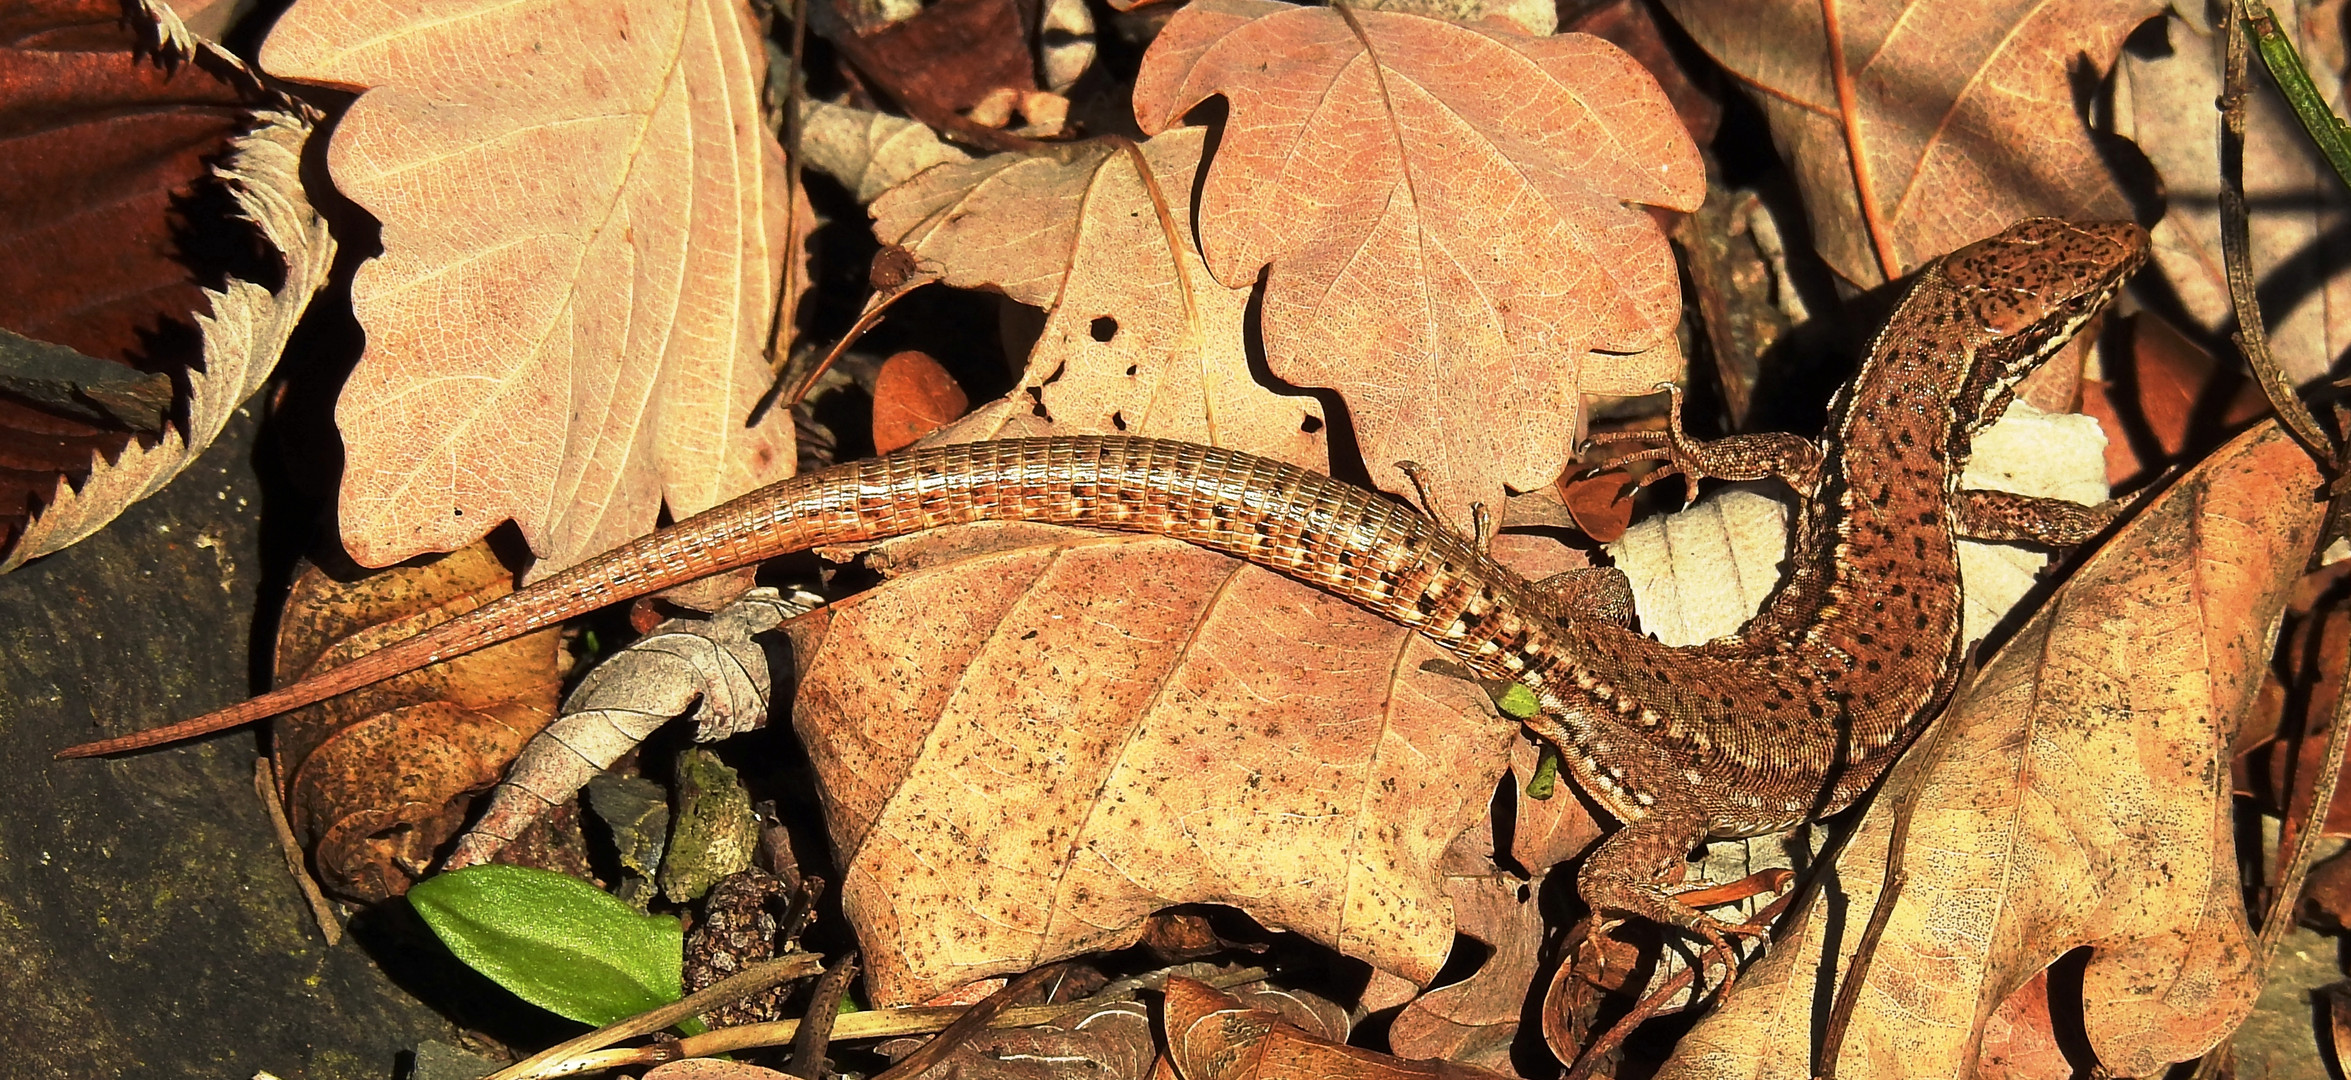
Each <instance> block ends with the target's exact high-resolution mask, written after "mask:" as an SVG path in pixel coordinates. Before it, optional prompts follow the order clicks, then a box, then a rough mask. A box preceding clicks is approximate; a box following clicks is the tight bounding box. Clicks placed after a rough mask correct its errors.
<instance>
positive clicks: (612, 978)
mask: <svg viewBox="0 0 2351 1080" xmlns="http://www.w3.org/2000/svg"><path fill="white" fill-rule="evenodd" d="M408 902H409V903H410V904H411V905H413V906H414V907H415V908H416V911H417V914H419V915H422V916H424V921H425V924H426V925H428V926H431V927H432V928H433V933H435V934H437V935H439V936H440V938H441V942H442V943H443V944H445V945H447V946H449V951H450V952H452V953H455V954H457V958H458V959H460V960H463V961H465V962H466V964H467V965H468V966H470V967H472V968H473V969H474V970H475V971H479V972H481V973H482V974H484V975H487V976H489V977H490V978H491V979H492V980H493V981H495V982H496V983H497V984H498V985H500V986H503V987H505V988H507V989H508V990H512V991H514V995H515V996H516V997H519V998H521V999H523V1000H524V1001H528V1002H530V1003H531V1004H533V1005H537V1006H539V1007H540V1008H543V1009H546V1010H547V1011H549V1012H552V1013H556V1014H557V1015H560V1016H565V1017H568V1018H570V1019H573V1020H577V1021H579V1022H581V1023H583V1024H589V1025H593V1026H596V1027H602V1026H604V1025H605V1024H609V1023H612V1022H613V1021H615V1020H620V1019H624V1018H626V1017H630V1016H635V1015H636V1014H638V1013H641V1012H644V1011H645V1010H647V1009H655V1008H659V1007H661V1006H663V1005H667V1004H669V1003H670V1002H673V1001H676V1000H678V999H679V998H680V997H683V996H685V991H684V989H683V987H681V986H680V985H679V978H680V972H681V970H682V969H683V967H684V964H685V950H686V935H685V930H684V928H683V927H681V926H679V925H678V921H677V920H676V919H673V918H670V917H669V916H666V915H641V914H638V913H637V912H636V911H635V910H633V909H631V908H630V907H629V906H628V905H627V904H624V903H621V902H620V901H619V900H616V899H614V898H613V897H612V896H611V895H609V894H607V893H606V892H605V891H604V890H602V889H599V888H597V887H595V886H593V885H590V884H588V883H587V882H584V881H581V880H579V879H578V878H574V877H570V876H567V875H564V874H557V873H552V872H550V871H546V870H533V869H530V868H528V867H521V866H502V865H497V864H490V865H484V866H469V867H467V868H465V869H463V870H458V871H454V872H452V873H447V874H442V875H440V876H439V877H434V878H428V879H426V880H424V881H422V882H419V883H417V885H416V886H415V887H414V888H411V889H409V890H408Z"/></svg>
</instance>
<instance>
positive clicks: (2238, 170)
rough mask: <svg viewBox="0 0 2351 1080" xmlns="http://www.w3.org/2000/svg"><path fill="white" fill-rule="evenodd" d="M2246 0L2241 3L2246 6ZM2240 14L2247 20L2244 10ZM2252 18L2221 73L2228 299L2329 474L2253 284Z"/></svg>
mask: <svg viewBox="0 0 2351 1080" xmlns="http://www.w3.org/2000/svg"><path fill="white" fill-rule="evenodd" d="M2243 2H2244V0H2239V3H2240V4H2242V3H2243ZM2237 14H2238V15H2239V16H2244V15H2245V12H2244V10H2243V8H2242V7H2240V8H2239V9H2238V12H2237ZM2249 21H2250V19H2249V17H2239V18H2231V19H2229V20H2228V48H2227V52H2226V58H2225V61H2224V65H2223V69H2222V83H2221V95H2220V250H2221V261H2222V263H2223V265H2224V266H2225V267H2226V269H2227V272H2228V283H2229V299H2230V300H2231V301H2232V306H2234V308H2235V309H2236V318H2237V332H2236V334H2235V335H2234V337H2235V340H2236V343H2237V349H2238V351H2240V352H2242V353H2244V354H2245V363H2246V365H2247V366H2249V367H2250V368H2252V370H2253V376H2254V378H2255V379H2256V380H2257V381H2258V382H2260V384H2261V389H2262V392H2263V393H2264V394H2266V395H2267V396H2268V398H2269V404H2270V407H2271V408H2273V409H2275V410H2277V414H2278V419H2279V420H2280V421H2283V422H2284V423H2285V425H2286V430H2287V431H2290V432H2292V433H2293V435H2294V438H2295V440H2296V441H2298V442H2300V443H2301V444H2302V447H2303V449H2305V450H2308V451H2310V455H2311V456H2312V457H2313V458H2315V459H2317V460H2318V462H2319V464H2320V465H2321V466H2322V467H2324V468H2325V470H2326V471H2327V472H2329V473H2332V472H2335V471H2336V463H2337V460H2338V459H2337V457H2336V453H2335V445H2334V442H2333V440H2332V439H2330V438H2328V436H2327V434H2326V432H2325V431H2324V430H2323V429H2321V428H2320V427H2319V426H2318V419H2317V418H2316V417H2314V416H2312V415H2311V414H2310V410H2309V409H2308V408H2305V407H2304V406H2303V404H2302V399H2301V398H2300V397H2299V396H2297V395H2296V394H2295V392H2294V383H2293V381H2292V380H2291V379H2289V378H2288V377H2287V376H2286V372H2285V369H2284V368H2282V367H2280V366H2279V365H2278V362H2277V359H2276V358H2275V357H2273V356H2271V355H2270V351H2269V338H2268V334H2267V331H2265V330H2264V329H2263V327H2262V323H2261V300H2260V297H2259V296H2258V295H2257V293H2256V291H2255V282H2254V279H2253V240H2252V225H2251V220H2250V218H2249V216H2248V214H2247V211H2246V206H2245V92H2246V84H2247V81H2248V78H2247V70H2246V69H2247V61H2248V55H2247V54H2248V52H2249V49H2248V46H2247V43H2246V28H2247V25H2248V23H2249Z"/></svg>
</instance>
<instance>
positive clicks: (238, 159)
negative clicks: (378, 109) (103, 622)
mask: <svg viewBox="0 0 2351 1080" xmlns="http://www.w3.org/2000/svg"><path fill="white" fill-rule="evenodd" d="M257 123H258V126H257V127H256V128H255V129H254V130H253V131H251V132H250V133H248V134H245V135H242V136H239V137H238V138H237V139H236V140H234V141H233V143H232V146H233V147H234V150H233V153H232V156H231V157H230V158H229V160H228V161H226V162H224V163H223V164H222V166H221V168H220V175H221V177H222V179H224V180H226V181H227V182H228V184H229V187H230V192H231V193H232V195H233V196H234V197H235V198H236V200H237V204H238V206H239V207H241V208H242V209H243V210H244V212H245V213H246V214H247V215H249V216H250V217H251V218H252V220H253V223H254V224H255V226H256V227H258V228H259V229H260V230H261V233H262V236H263V237H264V238H265V239H267V240H268V242H269V244H270V245H271V246H272V247H273V248H275V249H276V250H278V251H279V252H282V253H284V255H285V258H286V278H285V282H284V283H283V284H281V285H280V286H279V287H278V289H277V291H276V292H274V293H273V292H271V291H269V290H268V289H264V288H262V287H261V286H259V285H257V284H254V283H253V282H250V281H236V280H232V281H229V282H227V283H226V286H227V287H226V288H225V289H223V290H219V291H215V290H212V289H206V290H204V296H205V299H206V301H207V302H208V303H209V305H210V307H211V310H212V313H211V314H210V315H199V316H197V318H196V325H197V330H198V333H200V334H201V335H202V338H203V342H204V366H203V368H201V369H199V370H193V371H190V372H189V373H188V390H189V394H188V401H187V410H188V411H187V426H186V430H185V431H184V432H183V431H182V430H181V429H179V428H177V427H171V428H167V429H165V431H164V432H163V434H162V436H161V437H160V438H158V439H156V440H154V441H153V442H152V443H151V444H150V443H146V442H136V443H132V444H131V445H129V446H126V447H125V448H124V449H123V450H122V451H121V452H120V453H119V454H116V455H115V456H114V458H113V459H112V460H111V461H109V460H105V459H104V458H96V459H93V460H92V461H91V463H90V469H89V474H88V476H87V477H86V478H85V479H83V480H82V481H81V483H80V484H79V485H77V486H74V487H70V488H67V487H60V488H59V489H58V491H57V494H56V497H55V498H54V499H53V500H52V501H51V502H50V503H49V505H48V506H46V507H44V508H43V509H42V510H41V511H40V512H39V513H37V514H36V515H34V516H33V518H32V520H31V521H30V522H28V523H27V524H26V525H25V526H24V531H23V532H22V533H21V534H20V535H19V536H18V538H17V542H16V544H15V546H14V547H13V548H11V549H10V550H9V551H8V553H7V556H6V557H5V559H0V571H6V570H12V569H15V568H16V567H17V566H19V565H22V564H23V563H24V561H25V560H27V559H30V558H33V557H35V556H39V555H44V554H47V553H49V552H52V551H56V550H58V549H59V548H62V547H65V546H66V545H68V544H71V543H73V542H75V541H77V540H80V539H82V538H83V537H86V536H88V535H90V534H91V533H93V532H96V531H98V530H99V529H100V528H102V527H104V526H105V525H106V523H107V522H110V521H113V520H114V518H115V516H116V515H117V514H120V513H121V512H122V511H123V508H125V507H127V506H129V505H130V504H132V503H135V502H137V501H139V500H140V499H144V498H146V497H147V496H149V495H152V494H154V493H155V492H157V491H159V490H161V489H162V488H163V485H165V484H167V483H170V482H171V480H172V478H173V477H176V476H178V475H179V474H180V471H181V470H182V469H185V468H187V467H188V465H189V464H190V463H192V462H194V461H195V460H196V457H197V455H198V454H201V453H203V451H204V450H205V448H207V447H209V446H211V445H212V440H213V439H214V437H216V436H218V435H219V434H220V431H221V428H223V427H225V426H226V425H227V424H228V422H229V417H230V416H231V415H233V414H234V413H235V411H236V409H237V406H238V405H239V404H241V403H242V402H243V401H244V400H245V399H246V398H247V397H250V396H251V395H252V394H253V392H254V391H255V390H258V389H260V388H261V384H262V383H263V382H264V381H266V380H267V379H268V378H269V374H270V372H271V371H273V370H275V368H276V367H277V361H278V354H279V352H280V351H281V350H283V349H284V348H285V345H286V339H287V338H288V336H290V335H291V334H293V332H294V324H295V323H296V322H297V321H299V320H300V319H301V317H302V312H303V310H304V309H305V308H307V307H309V306H310V297H311V294H312V293H315V292H317V291H318V289H319V287H320V286H322V285H324V284H325V283H326V278H327V272H328V271H329V270H330V269H331V268H332V267H333V264H334V261H335V242H334V240H333V239H332V238H331V237H329V236H328V235H327V226H326V221H325V219H323V218H321V217H319V216H318V215H317V214H316V213H314V212H313V211H312V210H311V208H310V201H309V199H308V198H306V197H305V196H304V195H303V192H302V184H301V180H300V178H299V177H298V176H297V174H296V170H297V169H298V167H299V164H300V158H301V153H302V143H303V141H304V140H305V139H307V138H309V136H310V126H311V120H310V117H308V116H305V115H299V114H295V113H278V112H272V113H263V114H261V115H260V116H259V117H258V118H257Z"/></svg>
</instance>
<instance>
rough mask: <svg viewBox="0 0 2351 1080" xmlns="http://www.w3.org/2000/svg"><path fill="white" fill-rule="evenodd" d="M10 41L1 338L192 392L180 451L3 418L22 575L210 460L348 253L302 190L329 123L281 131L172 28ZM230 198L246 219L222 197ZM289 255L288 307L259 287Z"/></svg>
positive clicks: (96, 12) (57, 420) (5, 508)
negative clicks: (176, 380) (38, 344)
mask: <svg viewBox="0 0 2351 1080" xmlns="http://www.w3.org/2000/svg"><path fill="white" fill-rule="evenodd" d="M0 40H4V41H5V42H6V44H5V45H4V46H0V160H5V161H6V162H8V167H7V168H5V169H0V327H5V328H7V329H9V330H12V331H15V332H18V333H21V334H24V335H27V336H29V337H32V338H35V339H39V340H40V341H44V342H49V343H54V344H56V345H62V346H65V347H68V348H70V349H72V350H74V351H77V352H79V353H81V354H83V355H85V356H87V357H91V358H95V359H94V360H90V361H87V362H88V363H91V364H96V365H99V367H100V368H101V370H103V369H104V368H106V367H111V366H113V365H121V366H120V367H119V368H118V369H117V370H119V371H121V373H122V374H123V375H125V376H130V375H135V374H137V373H138V372H140V371H145V372H154V373H182V374H184V376H185V378H186V379H187V380H188V384H189V388H190V390H191V392H192V393H191V396H190V398H189V400H188V401H187V402H186V403H185V404H186V413H185V415H184V423H167V424H164V425H162V430H161V431H160V432H158V431H156V430H155V428H156V427H157V425H156V423H155V420H156V416H155V415H154V414H152V413H150V414H149V415H148V416H147V417H146V419H145V422H143V423H136V424H126V423H124V422H122V421H120V420H117V419H110V418H107V417H104V416H103V415H101V416H94V417H93V416H84V415H80V414H61V413H59V412H57V411H55V410H52V409H44V408H41V407H38V406H36V405H34V404H32V403H29V402H26V401H20V400H17V399H15V398H13V397H8V398H0V570H7V569H12V568H14V567H16V566H18V565H20V564H22V563H23V562H24V561H25V560H27V559H31V558H34V557H36V556H39V555H43V554H47V553H48V552H51V551H55V550H58V549H59V548H63V547H65V546H66V545H68V544H71V543H73V542H75V541H77V540H80V539H82V538H83V537H85V536H88V535H89V534H90V533H92V532H95V531H97V530H98V529H99V528H100V527H102V526H104V525H105V524H106V523H107V522H109V521H111V520H113V519H114V517H115V516H116V515H117V514H119V513H121V512H122V510H123V508H124V507H126V506H128V505H129V504H131V503H133V502H136V501H138V500H139V499H142V498H145V497H146V496H148V495H150V494H153V493H154V492H155V491H156V490H158V489H160V488H161V487H162V486H163V485H164V484H165V483H167V482H169V481H170V480H171V479H172V478H173V477H175V476H177V475H178V474H179V472H180V470H181V469H183V468H185V467H186V466H187V464H188V463H189V462H190V461H192V460H193V459H194V457H195V454H196V452H199V451H201V450H203V449H204V448H205V447H206V446H209V445H210V444H211V442H212V439H213V437H214V436H215V435H216V434H218V433H219V431H220V429H221V426H222V425H223V424H225V423H226V422H227V420H228V417H229V415H230V412H231V411H232V410H233V409H234V407H235V406H236V405H237V404H238V403H239V402H242V401H243V400H244V399H245V398H246V396H248V395H249V394H251V393H252V392H253V390H254V389H255V388H256V387H258V386H259V385H260V384H261V381H262V380H263V379H265V378H267V377H268V375H269V373H270V371H271V369H272V368H273V367H274V366H275V365H276V363H277V358H278V351H279V349H280V348H281V347H282V346H283V344H284V341H285V335H286V333H287V332H289V331H291V329H292V327H293V323H294V319H295V318H296V317H297V316H298V315H300V313H301V311H302V309H303V307H304V306H305V305H307V304H308V303H309V301H310V294H311V293H312V292H313V291H315V290H316V289H317V287H318V285H319V282H320V280H321V279H322V278H323V276H324V275H325V273H326V270H327V267H328V265H329V264H330V263H331V262H332V261H333V251H334V246H333V244H332V242H331V241H329V240H328V239H327V237H326V231H325V227H324V225H323V224H322V223H320V222H319V221H318V219H317V218H316V217H315V216H314V215H313V214H312V213H311V211H310V206H309V203H308V201H307V200H306V199H305V198H304V197H303V195H302V191H301V186H300V184H299V183H298V182H297V181H296V180H295V177H294V167H293V165H294V162H293V158H294V155H295V154H296V153H297V152H298V151H299V148H300V146H301V142H302V139H303V137H304V136H305V135H306V134H307V133H308V131H309V119H308V118H307V117H306V116H297V115H289V114H286V113H281V112H277V111H274V110H275V109H277V108H281V107H288V106H287V103H286V102H285V99H283V98H282V97H280V96H279V95H277V94H275V93H272V92H270V91H268V90H265V89H263V88H262V87H261V86H260V84H259V83H258V81H257V80H256V79H255V78H254V76H253V74H252V73H251V72H250V71H248V70H247V69H246V68H245V66H244V65H243V64H242V63H241V62H240V61H238V60H237V59H236V58H235V57H232V56H230V55H229V54H228V53H226V52H224V51H222V50H221V49H219V48H218V47H217V46H214V45H211V44H210V43H207V42H200V41H197V40H195V39H194V38H192V37H191V36H190V35H189V34H188V33H187V31H186V30H184V29H183V28H182V27H181V26H180V24H179V21H178V20H177V19H176V18H175V17H173V15H172V14H171V12H170V11H168V10H165V9H163V8H162V7H160V6H157V5H153V4H146V3H139V4H131V5H128V6H127V7H126V5H124V4H122V3H119V2H113V0H100V2H89V0H42V2H40V3H28V4H18V5H13V6H10V7H8V8H7V9H6V10H5V11H0ZM240 132H246V134H242V135H240ZM216 163H217V165H216ZM215 180H217V181H218V182H219V185H218V186H220V187H225V188H226V189H227V193H228V195H229V196H230V198H233V199H234V200H235V203H234V205H233V207H232V206H231V205H229V203H228V200H227V199H212V198H208V197H207V196H208V195H210V194H213V193H214V192H215V185H214V184H213V183H212V181H215ZM235 215H242V216H244V217H246V218H249V219H251V220H252V221H254V222H256V223H257V224H258V227H259V230H260V239H261V240H262V241H263V245H261V246H262V248H263V250H260V251H249V250H248V249H249V248H252V247H254V246H255V245H254V244H253V240H254V237H253V236H252V235H251V234H250V233H248V232H247V230H246V228H245V226H244V224H243V223H242V222H237V221H234V220H230V219H231V218H232V217H233V216H235ZM281 252H282V253H283V254H284V257H285V259H286V266H285V269H286V271H287V273H286V278H285V281H284V284H283V286H282V288H280V290H279V291H278V293H277V294H276V295H272V294H271V292H270V290H268V289H265V288H262V287H261V286H259V285H256V284H254V283H252V282H250V281H246V280H242V279H241V278H240V277H239V276H238V275H240V274H259V273H263V272H264V271H265V270H266V262H267V261H268V260H270V259H273V258H275V257H277V256H278V255H279V254H280V253H281ZM255 255H259V256H260V259H259V260H256V259H255V258H254V256H255ZM216 275H220V276H221V277H220V280H218V281H217V284H218V285H219V286H220V287H219V288H218V289H214V288H207V287H204V283H205V282H208V281H214V280H215V277H216ZM191 323H193V324H194V325H193V326H191V325H190V324H191ZM101 362H103V363H101ZM158 378H159V379H161V380H162V382H163V384H164V393H165V396H166V397H167V398H168V396H169V393H170V391H169V384H170V380H169V379H168V378H164V377H163V376H161V375H159V376H158ZM134 427H136V428H138V429H139V431H140V433H139V434H136V435H134V434H133V430H132V429H133V428H134ZM191 447H192V448H193V449H191Z"/></svg>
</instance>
